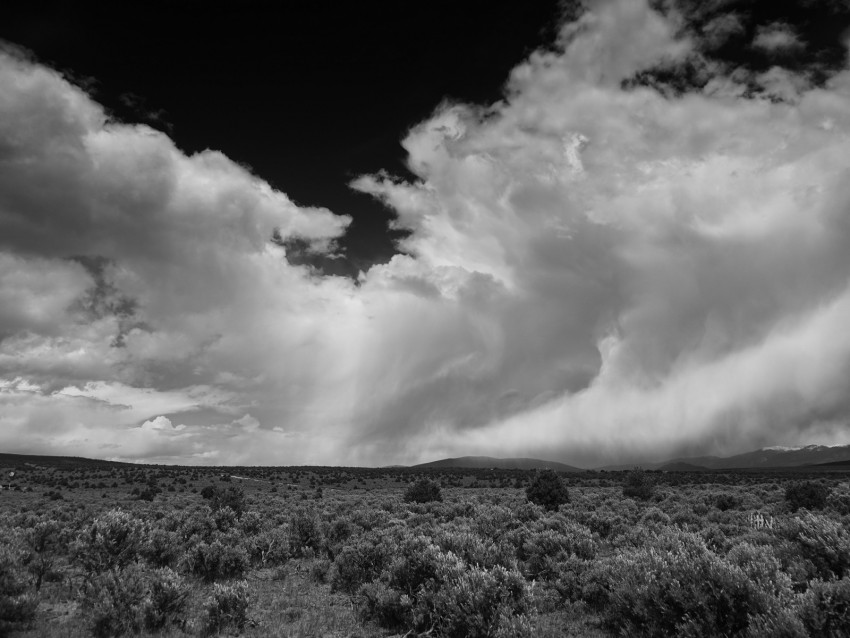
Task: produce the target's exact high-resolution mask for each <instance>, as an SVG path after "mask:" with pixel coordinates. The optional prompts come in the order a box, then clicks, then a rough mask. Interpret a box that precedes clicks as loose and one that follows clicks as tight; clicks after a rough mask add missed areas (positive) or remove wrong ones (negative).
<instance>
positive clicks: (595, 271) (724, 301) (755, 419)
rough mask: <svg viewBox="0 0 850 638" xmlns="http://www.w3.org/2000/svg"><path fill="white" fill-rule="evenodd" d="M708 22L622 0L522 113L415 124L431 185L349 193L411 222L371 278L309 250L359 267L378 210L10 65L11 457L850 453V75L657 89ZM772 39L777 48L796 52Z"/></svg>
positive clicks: (495, 107)
mask: <svg viewBox="0 0 850 638" xmlns="http://www.w3.org/2000/svg"><path fill="white" fill-rule="evenodd" d="M680 27H681V25H680V17H679V16H677V15H676V14H675V13H669V12H668V14H667V15H665V16H662V15H661V14H659V13H657V12H655V11H653V10H651V9H650V8H649V7H648V6H647V5H646V4H644V3H642V2H635V1H632V0H624V1H621V2H605V3H599V4H597V5H595V6H594V7H593V9H592V10H591V11H589V12H587V13H586V14H585V15H584V16H583V17H581V18H580V19H579V21H578V22H574V23H569V24H566V25H564V26H563V27H562V29H561V32H560V37H559V42H558V46H557V47H554V48H553V49H552V50H548V51H539V52H535V53H534V54H532V55H531V56H530V57H529V58H528V60H526V61H525V62H524V63H523V64H521V65H519V66H518V67H517V68H515V69H514V70H513V71H512V72H511V74H510V76H509V78H508V80H507V84H506V87H505V97H504V99H503V100H502V101H500V102H498V103H495V104H491V105H486V106H482V105H469V104H458V103H448V102H447V103H444V104H442V105H440V106H439V107H438V108H437V109H436V110H435V111H434V113H433V115H432V116H431V117H430V118H429V119H427V120H426V121H424V122H421V123H418V124H416V125H414V126H413V127H412V128H411V130H410V131H409V133H408V135H407V136H406V138H405V139H404V140H403V142H402V145H403V147H404V149H405V151H406V152H407V163H408V166H409V169H410V171H411V173H412V174H413V175H414V176H415V177H414V178H412V179H404V178H399V177H395V176H393V175H390V174H387V173H378V174H374V175H365V176H362V177H359V178H357V179H356V180H354V181H353V182H352V184H351V185H352V188H354V189H356V190H359V191H362V192H364V193H368V194H370V195H372V196H374V197H376V198H378V199H380V200H381V201H383V202H384V203H385V204H386V205H387V206H388V207H389V208H391V209H392V211H393V212H394V213H395V215H396V220H395V222H394V224H395V225H396V226H397V227H398V228H399V229H404V230H406V231H407V232H408V234H407V236H406V238H405V239H403V240H402V241H401V242H400V245H399V250H400V252H399V254H397V255H395V256H394V257H393V258H392V260H391V261H389V263H386V264H379V265H375V266H372V267H371V268H370V269H369V270H368V271H365V272H362V273H361V274H360V276H359V278H358V279H357V281H352V280H351V279H348V278H344V277H333V276H326V275H323V274H322V273H321V271H317V270H316V269H314V268H311V267H310V266H309V265H308V264H306V263H302V260H300V259H295V258H293V259H291V260H288V259H287V257H286V251H287V246H290V247H292V246H298V247H299V250H300V251H302V252H303V251H308V252H310V253H311V254H314V255H325V256H327V257H333V256H334V255H335V253H336V251H337V250H338V248H337V244H336V242H337V241H338V240H339V239H340V237H342V236H343V234H344V233H345V229H346V227H347V225H348V224H349V221H350V220H349V218H347V217H345V216H344V215H338V214H334V213H332V212H331V211H328V210H325V209H318V208H305V207H300V206H297V205H296V204H295V203H293V202H292V201H291V200H290V199H289V198H288V197H287V196H286V195H285V194H283V193H281V192H278V191H276V190H274V189H272V188H271V187H270V186H269V185H268V184H267V183H265V182H264V181H263V180H262V179H261V177H259V176H257V175H254V174H252V173H251V172H250V171H249V170H247V169H246V168H244V167H242V166H240V165H238V164H236V163H234V162H232V161H230V160H229V159H228V158H227V157H225V156H224V155H222V154H221V153H218V152H215V151H205V152H202V153H198V154H195V155H191V156H188V155H186V154H184V153H183V152H181V151H180V150H179V149H178V148H176V147H175V145H174V144H173V143H172V141H171V140H170V139H169V138H168V137H167V136H165V135H164V134H163V133H160V132H156V131H153V130H152V129H150V128H148V127H146V126H143V125H129V124H124V123H120V122H115V121H111V120H110V119H109V118H108V117H107V115H106V114H105V112H104V110H103V108H101V107H100V106H99V105H98V104H97V103H95V102H94V101H93V100H92V98H90V97H89V96H88V95H87V94H86V93H85V92H84V91H83V90H81V89H79V88H77V87H75V86H74V85H72V84H71V83H69V82H68V81H67V80H65V79H64V78H63V77H62V76H61V75H60V74H59V73H57V72H55V71H53V70H51V69H49V68H47V67H45V66H43V65H41V64H38V63H36V62H34V61H31V60H28V59H27V58H26V57H25V56H22V55H21V54H20V53H17V52H14V51H12V50H11V49H10V50H7V51H5V52H4V53H0V88H2V90H0V447H2V448H3V449H6V450H9V451H20V452H44V453H63V454H69V453H72V454H79V455H86V456H99V457H109V458H120V459H137V460H151V461H160V462H181V463H234V464H235V463H269V464H270V463H274V464H286V463H298V464H302V463H304V464H307V463H334V464H378V465H385V464H388V463H407V462H416V461H420V460H430V459H432V458H435V457H438V456H444V455H453V456H456V455H461V454H489V455H497V456H498V455H502V456H538V457H544V458H552V459H557V460H562V461H565V462H571V463H574V464H578V465H583V466H590V465H593V464H596V463H602V462H605V461H614V460H617V461H633V460H634V461H639V460H644V459H649V458H658V457H664V456H669V455H673V454H679V453H732V452H739V451H744V450H746V449H750V448H753V447H757V446H759V445H794V444H800V443H811V442H819V443H845V442H847V441H848V440H850V437H848V415H850V411H848V410H850V406H848V400H847V397H848V396H850V392H848V390H850V388H848V385H850V375H848V371H850V332H848V331H847V330H846V326H848V325H850V287H849V286H850V279H849V278H850V179H848V177H850V136H848V134H850V71H846V70H845V71H838V72H836V73H834V74H833V75H832V76H831V78H830V79H829V80H827V81H826V82H825V83H823V84H821V85H818V86H813V85H812V83H811V82H810V81H809V80H808V79H807V78H806V77H805V74H804V73H800V72H798V71H791V70H787V69H782V68H779V67H777V68H776V69H775V70H772V71H771V72H770V73H764V74H761V75H759V76H757V77H750V76H748V77H747V78H745V82H746V84H745V83H744V80H742V79H740V77H739V76H736V75H735V74H734V73H730V72H727V70H725V69H724V68H723V67H721V66H718V65H711V64H709V63H707V62H706V63H703V64H702V66H701V69H702V71H701V72H702V73H703V74H705V81H704V83H703V84H702V86H701V88H700V89H699V90H694V91H689V92H685V93H682V94H677V95H671V94H669V93H667V92H664V91H659V90H657V86H651V83H649V82H643V81H636V78H640V77H641V72H643V71H645V70H647V69H659V68H662V69H668V70H671V72H672V73H675V71H676V69H678V68H683V67H684V66H685V65H687V64H693V60H694V56H696V55H698V52H699V50H700V47H701V46H703V43H700V42H698V41H696V40H695V39H694V36H693V35H684V36H683V35H681V34H682V33H683V30H682V29H681V28H680ZM771 29H772V30H765V31H760V32H758V33H757V35H756V37H757V38H758V41H757V42H756V43H755V44H754V45H753V46H760V47H773V48H776V47H779V46H780V45H781V46H791V45H790V44H787V42H790V40H788V38H790V37H791V36H790V35H788V34H789V33H791V32H790V31H788V30H787V29H786V28H785V27H784V26H783V27H782V28H781V29H780V28H779V27H778V26H774V27H771ZM721 31H722V33H721ZM740 31H741V30H740V29H725V31H724V30H720V29H714V30H712V31H711V33H710V34H709V36H710V37H711V38H714V39H717V38H719V37H732V36H731V35H728V34H730V33H731V34H733V35H734V36H735V37H740ZM718 34H720V35H718ZM722 34H727V35H722ZM777 34H778V35H777ZM709 36H706V37H709ZM779 36H782V37H784V38H785V40H783V42H786V41H787V42H786V43H785V44H782V43H779ZM786 36H787V37H786ZM795 42H797V41H796V40H795ZM794 46H802V45H801V44H799V43H797V44H794ZM753 83H755V84H756V85H757V88H760V89H761V92H759V91H755V92H754V90H753ZM336 212H337V213H344V212H345V211H336ZM273 238H276V240H275V241H273ZM293 257H294V256H293ZM299 264H300V265H299Z"/></svg>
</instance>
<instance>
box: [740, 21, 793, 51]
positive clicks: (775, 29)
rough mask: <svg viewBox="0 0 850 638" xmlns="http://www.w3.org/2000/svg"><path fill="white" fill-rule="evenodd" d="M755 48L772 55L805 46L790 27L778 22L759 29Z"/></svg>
mask: <svg viewBox="0 0 850 638" xmlns="http://www.w3.org/2000/svg"><path fill="white" fill-rule="evenodd" d="M753 46H754V47H755V48H757V49H762V50H763V51H768V52H771V53H772V52H779V51H790V50H795V49H801V48H802V47H803V46H804V45H803V42H802V41H801V40H800V38H799V37H798V36H797V34H796V33H795V32H794V29H793V28H792V27H791V26H790V25H787V24H784V23H781V22H778V23H774V24H771V25H768V26H765V27H759V29H758V32H757V33H756V37H755V38H754V39H753Z"/></svg>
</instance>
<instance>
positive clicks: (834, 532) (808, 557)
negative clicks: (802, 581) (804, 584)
mask: <svg viewBox="0 0 850 638" xmlns="http://www.w3.org/2000/svg"><path fill="white" fill-rule="evenodd" d="M782 534H783V535H784V536H785V538H787V539H788V540H789V541H791V543H792V544H793V549H792V550H791V552H792V553H791V556H790V558H791V559H792V560H793V559H794V558H797V557H799V558H801V559H802V561H803V564H802V569H803V570H804V571H805V572H806V579H807V580H808V579H811V578H821V579H824V580H831V579H834V578H842V577H843V576H845V575H846V574H847V573H848V570H850V534H848V533H847V530H846V529H845V527H844V525H842V524H841V523H840V522H839V521H836V520H834V519H831V518H829V517H827V516H821V515H818V514H812V513H810V512H804V513H803V514H802V515H801V516H798V517H796V518H794V519H792V520H791V521H788V522H787V523H786V524H785V525H784V526H783V527H782Z"/></svg>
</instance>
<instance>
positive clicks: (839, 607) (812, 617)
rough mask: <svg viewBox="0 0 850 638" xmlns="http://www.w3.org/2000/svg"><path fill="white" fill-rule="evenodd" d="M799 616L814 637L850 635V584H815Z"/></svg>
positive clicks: (844, 579) (816, 582)
mask: <svg viewBox="0 0 850 638" xmlns="http://www.w3.org/2000/svg"><path fill="white" fill-rule="evenodd" d="M799 614H800V619H801V620H802V621H803V625H804V626H805V627H806V629H807V630H808V631H809V633H810V634H811V635H812V636H825V637H829V638H833V637H835V638H838V637H839V636H848V635H850V580H848V579H847V578H842V579H841V580H836V581H832V582H824V581H822V580H816V581H813V582H812V583H811V584H810V585H809V589H808V590H807V591H806V593H805V594H804V595H803V598H802V603H801V605H800V612H799Z"/></svg>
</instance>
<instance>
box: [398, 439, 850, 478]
mask: <svg viewBox="0 0 850 638" xmlns="http://www.w3.org/2000/svg"><path fill="white" fill-rule="evenodd" d="M636 465H639V466H640V467H642V468H644V469H647V470H665V471H668V472H698V471H705V470H731V469H771V468H783V467H784V468H788V467H804V466H805V467H808V466H823V469H825V470H826V469H830V468H832V469H840V468H841V467H843V466H845V465H846V466H847V468H848V469H850V445H837V446H826V445H807V446H805V447H797V448H791V447H778V446H777V447H766V448H762V449H760V450H755V451H753V452H746V453H744V454H736V455H734V456H728V457H720V456H695V457H687V458H675V459H669V460H667V461H662V462H660V463H639V464H636V463H630V464H622V465H606V466H603V467H598V468H593V469H596V470H606V471H617V470H630V469H632V468H634V467H635V466H636ZM412 467H414V468H450V467H458V468H499V469H521V470H535V469H545V468H548V469H553V470H557V471H559V472H584V471H585V470H584V469H582V468H578V467H574V466H572V465H566V464H564V463H557V462H555V461H543V460H540V459H530V458H508V459H500V458H494V457H490V456H462V457H459V458H451V459H440V460H439V461H432V462H430V463H420V464H419V465H414V466H412Z"/></svg>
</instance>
